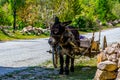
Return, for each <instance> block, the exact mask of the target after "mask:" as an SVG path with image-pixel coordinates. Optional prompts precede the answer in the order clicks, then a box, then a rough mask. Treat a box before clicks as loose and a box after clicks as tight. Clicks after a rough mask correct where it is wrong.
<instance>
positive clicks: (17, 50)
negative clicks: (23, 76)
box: [0, 38, 51, 74]
mask: <svg viewBox="0 0 120 80" xmlns="http://www.w3.org/2000/svg"><path fill="white" fill-rule="evenodd" d="M47 41H48V39H47V38H44V39H35V40H16V41H8V42H0V74H4V73H7V72H11V71H13V70H19V69H24V68H26V67H28V66H35V65H38V64H40V63H42V62H45V61H46V60H50V59H51V54H49V53H47V52H46V51H47V50H49V49H50V47H49V45H48V44H47Z"/></svg>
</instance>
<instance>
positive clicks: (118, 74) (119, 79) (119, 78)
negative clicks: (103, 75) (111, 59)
mask: <svg viewBox="0 0 120 80" xmlns="http://www.w3.org/2000/svg"><path fill="white" fill-rule="evenodd" d="M115 80H120V71H119V72H118V73H117V77H116V79H115Z"/></svg>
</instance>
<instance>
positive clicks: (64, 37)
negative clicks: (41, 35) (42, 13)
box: [51, 17, 80, 75]
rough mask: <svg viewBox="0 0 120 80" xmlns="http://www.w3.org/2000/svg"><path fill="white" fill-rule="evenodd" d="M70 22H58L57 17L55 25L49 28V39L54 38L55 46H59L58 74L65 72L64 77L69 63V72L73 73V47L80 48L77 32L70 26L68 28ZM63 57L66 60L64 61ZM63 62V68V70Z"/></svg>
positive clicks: (67, 72) (67, 71)
mask: <svg viewBox="0 0 120 80" xmlns="http://www.w3.org/2000/svg"><path fill="white" fill-rule="evenodd" d="M70 23H71V21H67V22H60V21H59V18H58V17H55V23H54V24H53V26H52V27H51V37H52V38H54V40H55V42H56V43H55V44H56V45H58V46H60V51H59V52H60V53H59V58H60V71H59V74H63V73H64V72H65V74H66V75H68V74H69V63H70V61H71V66H70V71H71V72H74V53H75V50H74V46H73V45H71V42H72V43H73V44H74V45H76V46H77V47H79V46H80V41H79V32H78V31H77V30H76V29H75V28H74V27H72V26H68V25H69V24H70ZM64 55H65V57H66V59H65V60H64ZM64 62H65V68H64Z"/></svg>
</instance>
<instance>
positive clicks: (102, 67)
mask: <svg viewBox="0 0 120 80" xmlns="http://www.w3.org/2000/svg"><path fill="white" fill-rule="evenodd" d="M97 61H98V64H97V71H96V74H95V77H94V80H120V43H114V44H112V45H110V46H109V47H107V48H106V49H105V50H103V51H102V52H101V53H100V54H98V56H97Z"/></svg>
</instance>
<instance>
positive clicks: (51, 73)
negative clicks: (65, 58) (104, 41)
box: [0, 57, 97, 80]
mask: <svg viewBox="0 0 120 80" xmlns="http://www.w3.org/2000/svg"><path fill="white" fill-rule="evenodd" d="M96 70H97V68H96V57H94V58H86V57H80V58H77V59H75V72H73V73H72V72H70V74H69V75H59V74H58V72H59V68H57V69H54V68H53V65H52V61H51V60H50V61H47V62H45V63H43V64H42V65H38V66H33V67H29V68H27V69H24V70H21V71H15V72H12V73H9V74H7V75H4V76H0V80H93V78H94V76H95V72H96ZM24 72H25V74H23V73H24ZM56 72H57V73H56ZM38 73H39V74H38Z"/></svg>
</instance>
